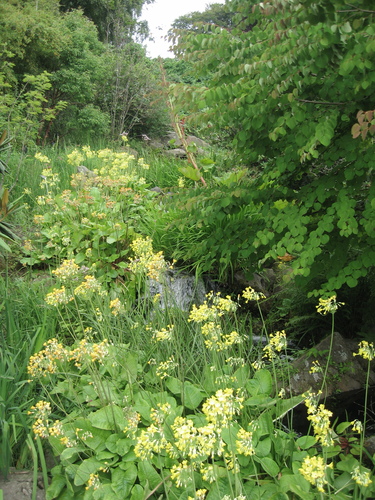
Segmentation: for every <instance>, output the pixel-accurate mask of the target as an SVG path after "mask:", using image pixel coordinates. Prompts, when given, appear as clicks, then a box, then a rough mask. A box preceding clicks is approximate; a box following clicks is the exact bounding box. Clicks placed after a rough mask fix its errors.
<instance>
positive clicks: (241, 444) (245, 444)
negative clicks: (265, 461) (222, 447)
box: [236, 429, 255, 456]
mask: <svg viewBox="0 0 375 500" xmlns="http://www.w3.org/2000/svg"><path fill="white" fill-rule="evenodd" d="M236 450H237V453H240V454H241V455H245V456H251V455H254V453H255V449H254V445H253V433H252V432H251V431H245V429H240V430H239V431H238V433H237V440H236Z"/></svg>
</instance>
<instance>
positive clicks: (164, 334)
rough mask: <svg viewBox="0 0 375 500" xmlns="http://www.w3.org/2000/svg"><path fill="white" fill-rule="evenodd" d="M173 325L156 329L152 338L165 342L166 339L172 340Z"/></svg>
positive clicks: (155, 340)
mask: <svg viewBox="0 0 375 500" xmlns="http://www.w3.org/2000/svg"><path fill="white" fill-rule="evenodd" d="M173 328H174V326H173V325H167V327H166V328H162V329H161V330H154V332H153V334H152V340H153V341H154V342H164V341H166V340H171V339H172V335H173Z"/></svg>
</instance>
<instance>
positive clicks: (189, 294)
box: [149, 270, 206, 311]
mask: <svg viewBox="0 0 375 500" xmlns="http://www.w3.org/2000/svg"><path fill="white" fill-rule="evenodd" d="M149 291H150V295H151V297H154V296H155V295H157V294H160V307H161V308H162V309H165V307H167V306H168V307H177V308H178V309H180V310H182V311H189V310H190V307H191V306H192V304H202V303H203V302H204V300H205V298H206V289H205V286H204V282H203V280H202V279H201V278H199V279H198V280H197V279H196V277H195V276H191V275H189V274H185V273H182V272H181V271H177V270H171V271H169V272H168V273H166V275H165V277H164V279H163V282H162V283H159V282H158V281H156V280H153V279H150V280H149Z"/></svg>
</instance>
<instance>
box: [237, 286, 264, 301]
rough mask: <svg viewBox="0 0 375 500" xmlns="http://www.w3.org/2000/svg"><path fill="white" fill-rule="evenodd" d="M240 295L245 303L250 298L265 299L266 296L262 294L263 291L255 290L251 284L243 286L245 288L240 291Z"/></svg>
mask: <svg viewBox="0 0 375 500" xmlns="http://www.w3.org/2000/svg"><path fill="white" fill-rule="evenodd" d="M242 297H243V298H244V299H246V303H248V302H249V301H250V300H256V301H258V300H261V299H265V298H266V296H265V295H264V293H262V292H256V291H255V290H254V288H252V287H251V286H248V287H247V288H245V290H244V291H243V292H242Z"/></svg>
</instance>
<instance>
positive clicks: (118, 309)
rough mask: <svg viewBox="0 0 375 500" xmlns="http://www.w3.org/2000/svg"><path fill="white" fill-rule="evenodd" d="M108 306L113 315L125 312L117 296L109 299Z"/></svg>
mask: <svg viewBox="0 0 375 500" xmlns="http://www.w3.org/2000/svg"><path fill="white" fill-rule="evenodd" d="M109 307H110V309H111V313H112V314H113V316H118V315H119V314H124V312H125V307H124V306H123V304H121V302H120V299H118V298H116V299H114V300H111V302H110V303H109Z"/></svg>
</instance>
